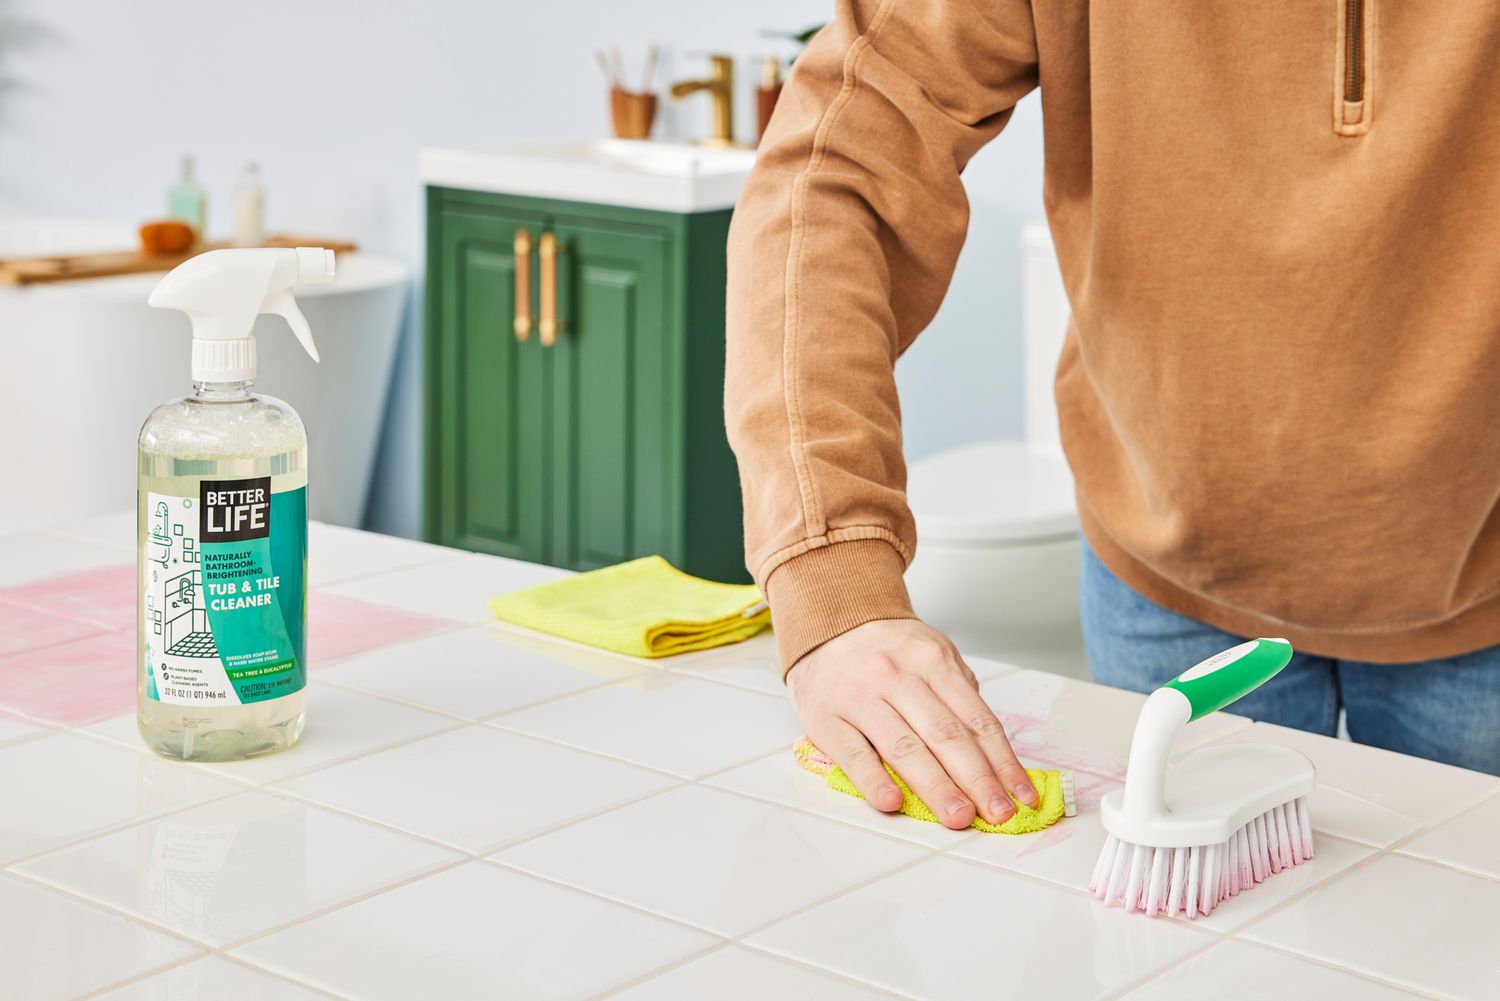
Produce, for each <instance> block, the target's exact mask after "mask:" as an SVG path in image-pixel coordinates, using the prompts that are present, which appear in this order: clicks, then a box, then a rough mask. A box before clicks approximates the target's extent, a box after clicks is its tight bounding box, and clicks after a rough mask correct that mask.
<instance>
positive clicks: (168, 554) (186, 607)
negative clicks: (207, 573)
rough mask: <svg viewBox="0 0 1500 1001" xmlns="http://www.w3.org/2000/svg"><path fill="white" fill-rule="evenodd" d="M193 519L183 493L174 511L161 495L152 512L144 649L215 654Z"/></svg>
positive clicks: (189, 501) (174, 653)
mask: <svg viewBox="0 0 1500 1001" xmlns="http://www.w3.org/2000/svg"><path fill="white" fill-rule="evenodd" d="M174 514H176V516H177V517H176V518H174V517H173V515H174ZM177 518H180V519H181V520H177ZM197 521H198V514H197V512H196V511H195V510H194V502H193V499H192V498H190V497H184V498H182V508H181V510H180V511H178V512H173V511H172V510H171V508H169V507H168V505H167V502H166V501H160V502H158V503H157V505H156V507H155V510H154V511H153V513H152V519H151V553H150V562H151V563H153V564H155V566H152V567H151V569H150V572H149V577H150V579H149V580H148V582H147V589H146V615H147V618H148V620H149V622H150V625H151V636H152V639H151V640H150V641H148V643H147V648H148V651H149V650H150V649H151V648H154V647H157V646H158V645H159V648H160V649H161V650H162V651H163V652H165V653H167V654H170V655H172V656H174V657H195V658H206V657H217V656H218V655H219V651H218V648H217V647H216V646H215V644H214V635H213V632H212V631H211V630H210V629H209V626H208V608H207V605H206V603H205V601H204V595H203V571H202V566H201V563H200V560H199V549H198V543H197V534H198V533H197V531H196V529H197V527H198V525H197ZM163 667H165V665H163ZM162 680H167V679H166V678H163V679H162Z"/></svg>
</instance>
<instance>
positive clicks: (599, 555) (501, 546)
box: [426, 187, 748, 581]
mask: <svg viewBox="0 0 1500 1001" xmlns="http://www.w3.org/2000/svg"><path fill="white" fill-rule="evenodd" d="M427 210H428V217H427V218H428V250H429V258H428V271H427V290H428V291H427V356H426V357H427V378H426V386H427V399H426V415H427V449H426V452H427V472H426V520H427V535H428V537H429V538H430V539H431V540H432V541H434V542H439V543H442V544H444V545H451V546H459V547H461V548H465V549H471V550H475V551H479V552H486V553H494V554H497V555H500V556H511V557H515V558H517V559H524V560H530V561H533V562H538V563H550V564H553V565H555V566H561V567H569V568H572V569H577V570H587V569H592V568H594V567H600V566H606V565H608V564H611V563H618V562H620V561H622V560H627V559H632V558H634V557H637V556H644V555H649V554H653V553H656V554H660V555H662V556H665V557H666V558H667V559H668V560H669V561H671V562H672V563H673V564H674V565H675V566H678V567H681V568H682V569H684V570H687V571H688V572H689V573H694V574H698V575H699V576H703V577H709V578H712V579H715V580H726V581H743V580H747V579H748V578H747V575H746V574H745V570H744V556H743V551H742V535H741V525H740V495H739V482H738V478H737V474H736V470H735V465H734V459H733V456H732V455H731V454H730V451H729V445H728V443H727V442H726V440H725V436H724V419H723V407H722V391H723V381H724V318H723V313H724V240H725V236H726V234H727V231H728V226H729V214H730V213H729V211H728V210H725V211H720V212H703V213H695V214H688V215H678V214H674V213H670V212H657V211H648V210H643V209H625V208H619V207H615V206H607V205H593V204H584V203H580V202H563V201H553V200H548V199H537V198H529V197H521V196H511V195H496V194H488V193H483V192H472V191H461V190H457V189H452V188H438V187H432V188H429V189H428V203H427ZM548 327H550V329H544V328H548Z"/></svg>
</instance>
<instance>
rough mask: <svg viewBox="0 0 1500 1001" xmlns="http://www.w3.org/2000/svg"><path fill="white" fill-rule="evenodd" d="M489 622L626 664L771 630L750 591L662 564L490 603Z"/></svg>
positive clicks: (611, 571)
mask: <svg viewBox="0 0 1500 1001" xmlns="http://www.w3.org/2000/svg"><path fill="white" fill-rule="evenodd" d="M490 611H491V612H494V613H495V617H496V618H499V619H504V620H505V621H507V622H514V623H516V624H517V625H522V626H526V627H528V628H530V629H537V630H540V631H541V632H544V633H551V634H552V635H553V636H561V637H563V638H565V639H570V640H576V641H577V642H579V643H587V644H589V645H590V646H597V647H603V648H604V649H605V650H613V651H614V652H615V653H623V654H629V655H630V656H632V657H667V656H670V655H672V654H674V653H690V652H692V651H693V650H707V649H709V648H710V647H716V646H724V645H726V644H729V643H738V642H740V641H741V640H747V639H749V638H750V637H751V636H754V635H755V634H756V633H758V632H760V631H761V630H762V629H764V628H765V627H766V626H768V625H770V623H771V611H770V609H768V608H767V607H766V603H765V601H764V600H763V599H762V598H761V596H760V592H759V591H757V590H756V589H755V585H754V584H719V583H716V582H714V581H711V580H703V579H701V578H699V577H693V576H691V575H689V574H685V573H683V572H682V571H681V570H678V569H677V568H676V567H674V566H672V564H670V563H668V562H667V561H666V560H664V559H662V558H661V557H660V556H643V557H641V558H640V559H638V560H631V561H629V562H628V563H619V564H616V565H615V566H612V567H604V568H602V569H599V570H590V571H588V572H587V573H581V574H578V575H577V576H576V577H569V578H567V579H566V580H558V581H553V582H552V583H550V584H539V585H537V586H536V587H528V588H526V589H524V590H521V591H514V592H512V593H510V594H502V595H500V596H499V597H496V598H491V599H490Z"/></svg>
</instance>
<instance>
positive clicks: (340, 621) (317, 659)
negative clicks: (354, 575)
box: [307, 591, 453, 670]
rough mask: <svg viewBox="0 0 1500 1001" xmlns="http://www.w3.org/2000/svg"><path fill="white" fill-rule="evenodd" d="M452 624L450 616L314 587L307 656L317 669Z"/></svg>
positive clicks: (310, 602)
mask: <svg viewBox="0 0 1500 1001" xmlns="http://www.w3.org/2000/svg"><path fill="white" fill-rule="evenodd" d="M451 628H453V623H452V622H451V621H449V620H447V619H438V618H434V617H432V616H430V615H421V614H418V613H416V612H403V611H401V610H400V609H398V608H392V607H390V606H389V605H376V604H373V603H372V602H368V601H360V600H359V599H358V598H346V597H344V596H343V595H338V594H328V593H326V592H323V591H313V592H312V594H311V595H310V596H309V597H308V602H307V631H308V638H307V645H308V651H307V659H308V662H309V663H310V665H311V667H312V669H313V670H317V669H318V668H320V667H324V666H326V665H328V664H331V663H333V662H334V661H336V660H339V659H341V658H344V657H350V656H353V655H354V654H357V653H364V652H365V651H366V650H373V649H375V648H376V647H381V646H386V645H388V644H391V643H399V642H401V641H402V640H409V639H413V638H415V637H417V636H425V635H426V634H427V633H431V632H436V631H437V630H439V629H451Z"/></svg>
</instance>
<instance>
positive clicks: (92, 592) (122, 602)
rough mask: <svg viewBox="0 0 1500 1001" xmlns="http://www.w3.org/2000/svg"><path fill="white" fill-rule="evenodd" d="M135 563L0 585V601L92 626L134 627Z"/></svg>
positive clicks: (119, 628) (124, 629) (101, 627)
mask: <svg viewBox="0 0 1500 1001" xmlns="http://www.w3.org/2000/svg"><path fill="white" fill-rule="evenodd" d="M135 602H136V580H135V564H134V563H121V564H116V565H114V566H107V567H98V568H96V569H93V570H84V571H80V572H79V573H71V574H64V575H62V576H61V577H48V578H46V579H44V580H39V581H34V582H32V583H29V584H17V585H15V586H14V587H6V588H0V604H4V605H13V606H16V607H18V608H27V609H31V610H32V611H35V612H41V613H43V614H46V615H53V616H58V617H61V618H65V619H71V620H73V621H74V622H81V623H85V624H87V625H89V626H93V627H94V629H93V630H92V631H98V630H99V629H112V630H116V631H119V632H133V631H134V630H135Z"/></svg>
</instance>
